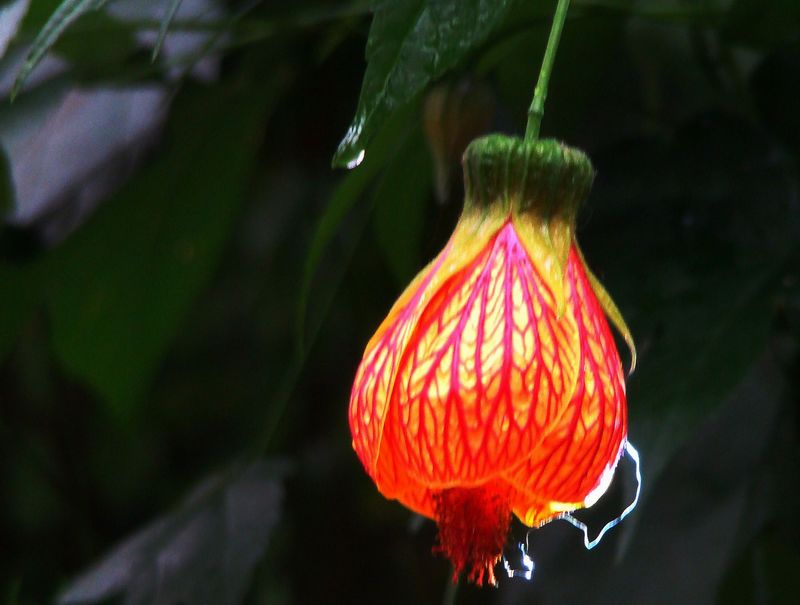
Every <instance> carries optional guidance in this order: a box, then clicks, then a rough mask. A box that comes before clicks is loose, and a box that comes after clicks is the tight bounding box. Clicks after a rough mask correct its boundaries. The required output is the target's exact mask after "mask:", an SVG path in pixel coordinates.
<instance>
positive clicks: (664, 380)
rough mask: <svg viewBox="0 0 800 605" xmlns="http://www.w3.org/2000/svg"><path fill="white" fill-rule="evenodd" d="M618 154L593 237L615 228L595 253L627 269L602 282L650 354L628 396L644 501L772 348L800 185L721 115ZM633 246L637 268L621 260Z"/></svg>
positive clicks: (746, 131) (760, 143) (749, 133)
mask: <svg viewBox="0 0 800 605" xmlns="http://www.w3.org/2000/svg"><path fill="white" fill-rule="evenodd" d="M614 156H615V157H616V158H617V159H616V165H614V166H611V165H608V164H604V163H603V162H602V158H601V159H600V161H598V169H599V170H598V173H599V174H601V175H604V177H603V178H599V179H598V187H597V188H596V191H595V194H593V196H592V200H591V201H590V204H591V205H592V207H593V208H596V209H597V210H596V211H595V212H596V214H595V216H594V217H593V218H594V220H595V222H597V221H599V224H598V225H597V226H595V231H594V232H595V233H596V234H602V233H603V232H604V231H605V233H606V234H605V235H600V241H602V242H603V245H597V246H596V247H594V251H595V254H590V253H587V258H588V261H589V263H590V265H594V266H596V267H597V266H599V267H602V266H603V265H604V264H605V263H604V262H603V258H604V257H605V258H608V259H612V258H616V259H617V260H616V261H609V264H613V263H614V262H616V264H617V265H618V266H620V265H622V266H623V267H624V268H623V269H620V270H625V271H626V273H625V276H624V280H623V279H622V277H621V276H620V277H619V278H618V279H617V280H616V281H614V280H608V281H606V280H605V279H603V276H602V275H601V279H603V281H606V285H607V286H608V289H609V291H610V292H611V294H612V296H614V298H615V300H616V301H617V303H618V304H619V306H620V308H621V309H622V310H623V312H624V313H625V316H626V319H627V320H628V323H629V325H630V326H631V328H632V331H633V334H634V337H635V339H636V342H637V345H638V346H639V350H640V363H639V369H637V371H636V373H635V374H634V375H633V376H632V377H631V379H630V383H629V388H628V401H629V409H630V418H631V427H630V432H629V434H630V438H631V440H632V441H633V442H634V443H635V444H637V446H639V450H640V453H641V455H642V462H643V465H644V470H645V483H644V488H643V500H644V499H646V498H647V496H648V495H649V494H650V493H651V492H652V490H653V489H654V488H655V486H656V485H657V483H658V478H659V476H660V473H661V472H662V470H663V469H664V468H665V466H666V465H667V463H668V461H669V460H670V459H671V458H672V456H673V455H674V454H675V452H676V451H677V450H678V448H679V447H680V446H681V444H683V443H684V442H685V441H686V440H687V439H688V438H689V437H690V436H691V435H692V434H693V433H694V432H695V431H696V430H697V428H698V426H699V425H700V424H701V423H702V422H703V421H704V420H705V419H706V418H707V417H708V415H709V414H710V413H711V412H713V411H714V410H715V409H716V408H717V407H718V406H719V405H720V404H721V403H722V402H723V401H725V399H726V397H727V396H728V394H729V393H730V392H731V391H732V390H733V389H734V388H735V387H736V386H737V385H738V383H739V382H740V381H741V379H742V375H743V374H744V372H745V370H746V369H747V368H748V367H750V365H751V364H752V363H753V361H754V360H755V359H756V358H757V357H758V356H759V354H760V353H761V351H762V350H763V349H764V345H765V342H766V340H767V336H768V335H769V333H770V329H771V327H772V322H773V316H774V313H775V309H776V304H775V301H776V297H777V293H778V291H779V289H780V285H781V279H782V277H783V275H784V274H785V273H786V271H787V270H788V268H789V259H790V255H791V254H792V252H793V250H794V248H795V247H796V241H797V233H796V230H797V226H796V225H795V224H794V223H793V221H792V219H791V213H792V204H793V201H792V200H793V196H794V189H793V188H794V186H795V185H793V184H792V181H791V177H790V176H789V175H788V173H787V166H785V165H781V164H780V163H777V162H775V161H774V159H773V157H774V151H773V150H772V149H770V147H769V146H768V144H767V143H765V142H764V140H763V139H762V138H761V137H760V135H758V134H757V133H756V132H754V131H753V130H752V129H750V128H749V127H747V126H746V125H744V124H743V123H742V122H741V121H738V120H734V119H729V118H727V117H724V116H721V115H719V114H712V115H707V116H702V117H701V118H699V119H697V120H695V121H693V122H690V123H689V124H687V125H686V126H685V127H684V129H683V130H682V131H681V132H680V133H679V136H678V137H677V140H676V142H675V144H674V145H673V146H671V147H669V148H664V149H658V148H657V147H647V146H639V145H638V144H634V145H632V147H631V149H630V153H625V152H623V151H622V150H621V149H616V150H615V152H614ZM708 158H713V159H714V161H713V162H708V161H707V160H708ZM615 172H616V174H614V173H615ZM615 206H616V208H615ZM603 208H605V209H607V211H609V213H608V214H607V215H605V216H603V215H602V213H601V209H603ZM733 208H735V210H736V211H735V212H732V211H731V209H733ZM612 209H613V210H612ZM603 225H605V226H603ZM620 242H625V246H626V248H627V249H629V250H635V251H636V255H635V256H636V259H635V260H633V259H631V260H630V261H625V262H624V263H621V262H620V260H619V258H620V257H619V245H620ZM595 263H597V264H595ZM601 273H602V272H601ZM630 525H631V524H629V526H630Z"/></svg>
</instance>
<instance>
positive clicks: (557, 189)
mask: <svg viewBox="0 0 800 605" xmlns="http://www.w3.org/2000/svg"><path fill="white" fill-rule="evenodd" d="M462 163H463V166H464V189H465V193H466V196H465V202H464V206H465V209H468V208H470V206H473V207H474V206H477V207H485V208H488V207H494V208H498V207H499V208H500V209H505V210H507V211H508V212H509V213H513V214H516V215H524V214H529V213H530V214H534V215H536V216H537V217H538V218H539V219H540V220H543V221H545V222H551V221H552V220H553V219H556V220H558V221H559V222H562V221H563V222H566V223H567V224H569V225H570V226H574V224H575V217H576V215H577V212H578V207H579V206H580V204H581V203H582V202H583V201H584V200H585V199H586V197H587V196H588V195H589V190H590V189H591V186H592V181H593V180H594V169H593V168H592V163H591V162H590V161H589V158H588V156H587V155H586V154H585V153H583V152H582V151H580V150H579V149H574V148H572V147H567V146H566V145H564V144H563V143H561V142H559V141H556V140H554V139H537V140H534V141H526V140H523V139H520V138H517V137H509V136H505V135H500V134H493V135H489V136H486V137H482V138H480V139H476V140H474V141H472V143H470V145H469V147H467V150H466V151H465V152H464V157H463V160H462Z"/></svg>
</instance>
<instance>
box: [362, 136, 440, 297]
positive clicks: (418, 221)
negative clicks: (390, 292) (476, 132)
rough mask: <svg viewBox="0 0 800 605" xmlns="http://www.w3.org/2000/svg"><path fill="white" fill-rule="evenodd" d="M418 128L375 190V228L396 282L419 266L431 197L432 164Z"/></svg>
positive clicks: (405, 279) (406, 278)
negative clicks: (427, 208)
mask: <svg viewBox="0 0 800 605" xmlns="http://www.w3.org/2000/svg"><path fill="white" fill-rule="evenodd" d="M426 151H427V145H426V144H425V139H424V137H423V136H422V132H421V131H420V130H417V131H416V132H415V133H413V134H412V135H411V136H410V137H409V138H408V140H407V141H406V143H405V145H404V146H403V148H402V149H401V150H400V152H399V153H398V154H397V157H396V159H395V160H394V161H393V162H392V164H391V165H390V166H389V168H388V169H387V170H386V173H385V174H384V175H383V178H381V180H380V182H379V184H378V187H377V188H376V190H375V231H376V235H377V237H378V242H379V243H380V246H381V248H382V249H383V252H384V254H385V255H386V259H387V261H388V263H389V267H390V268H391V269H392V272H393V273H394V275H395V278H396V279H397V283H398V285H400V286H401V287H403V286H405V284H407V283H408V282H409V281H410V280H411V278H412V277H413V276H414V275H415V274H416V273H417V271H419V270H420V269H421V268H422V266H423V261H422V250H423V245H422V243H423V242H422V237H423V232H424V226H425V209H426V207H427V206H428V204H429V203H430V201H431V188H432V167H431V160H430V157H429V155H428V153H427V152H426Z"/></svg>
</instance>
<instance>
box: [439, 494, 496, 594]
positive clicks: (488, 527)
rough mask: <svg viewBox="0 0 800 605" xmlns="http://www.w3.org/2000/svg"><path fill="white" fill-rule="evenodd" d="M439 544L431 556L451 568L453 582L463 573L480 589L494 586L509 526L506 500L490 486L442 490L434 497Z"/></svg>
mask: <svg viewBox="0 0 800 605" xmlns="http://www.w3.org/2000/svg"><path fill="white" fill-rule="evenodd" d="M434 506H435V509H436V522H437V524H438V526H439V544H438V545H437V546H435V547H434V552H440V553H442V554H444V555H445V556H446V557H447V558H448V559H450V561H451V562H452V564H453V581H454V582H455V581H456V580H457V579H458V576H459V575H460V574H461V572H462V571H464V572H466V573H467V577H468V578H469V580H470V581H471V582H473V583H475V584H477V585H478V586H481V585H482V584H483V582H484V580H485V581H486V582H487V583H488V584H491V585H492V586H497V579H496V578H495V575H494V566H495V565H496V564H497V563H498V562H499V561H500V558H501V557H502V555H503V546H504V545H505V542H506V536H507V535H508V528H509V524H510V523H511V510H510V509H509V507H508V498H507V497H506V496H505V495H504V494H501V493H500V492H499V491H498V490H496V489H492V487H491V486H482V487H476V488H451V489H445V490H442V491H441V492H438V493H436V494H435V495H434Z"/></svg>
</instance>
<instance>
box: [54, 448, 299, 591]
mask: <svg viewBox="0 0 800 605" xmlns="http://www.w3.org/2000/svg"><path fill="white" fill-rule="evenodd" d="M285 472H286V471H285V469H284V468H282V467H281V466H280V465H276V464H275V463H268V462H256V463H254V464H252V465H250V466H248V467H247V468H245V469H243V470H242V469H234V470H232V471H229V472H227V473H224V474H223V473H221V474H218V475H215V476H212V477H211V478H209V479H207V480H205V481H203V482H202V483H201V484H200V485H199V486H198V487H197V488H195V489H194V490H193V492H192V493H191V495H189V497H188V498H187V499H186V500H185V502H184V503H183V504H182V505H181V506H180V507H179V508H178V510H176V511H175V512H173V513H170V514H168V515H166V516H164V517H161V518H159V519H157V520H156V521H154V522H153V523H151V524H150V525H148V526H147V527H145V528H144V529H142V530H140V531H139V532H137V533H135V534H134V535H133V536H131V537H129V538H127V539H126V540H125V541H123V542H122V543H121V544H120V545H118V546H116V547H115V548H114V549H113V550H111V552H109V553H108V554H107V555H106V556H105V557H104V558H103V559H102V560H101V561H100V562H99V563H97V564H96V565H95V566H94V567H92V568H91V569H90V570H88V571H87V572H86V573H84V574H83V575H81V576H80V577H78V578H77V579H76V580H74V581H73V582H72V583H71V584H70V585H69V586H68V587H67V588H66V590H64V592H62V594H61V596H60V597H59V598H58V601H57V602H58V603H59V605H83V604H86V605H88V604H90V603H99V602H107V600H108V599H113V598H117V599H120V602H121V603H123V604H124V605H176V604H178V603H186V604H191V605H204V604H208V605H235V604H236V603H239V602H241V600H242V598H243V597H244V595H245V592H246V590H247V588H248V586H249V581H250V575H251V572H252V570H253V567H255V565H256V563H258V561H259V560H260V559H261V556H262V555H263V553H264V551H265V550H266V547H267V545H268V543H269V537H270V534H271V533H272V530H273V528H274V527H275V525H276V524H277V523H278V521H279V520H280V517H281V510H282V507H283V488H282V486H281V480H282V478H283V476H284V475H285Z"/></svg>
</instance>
